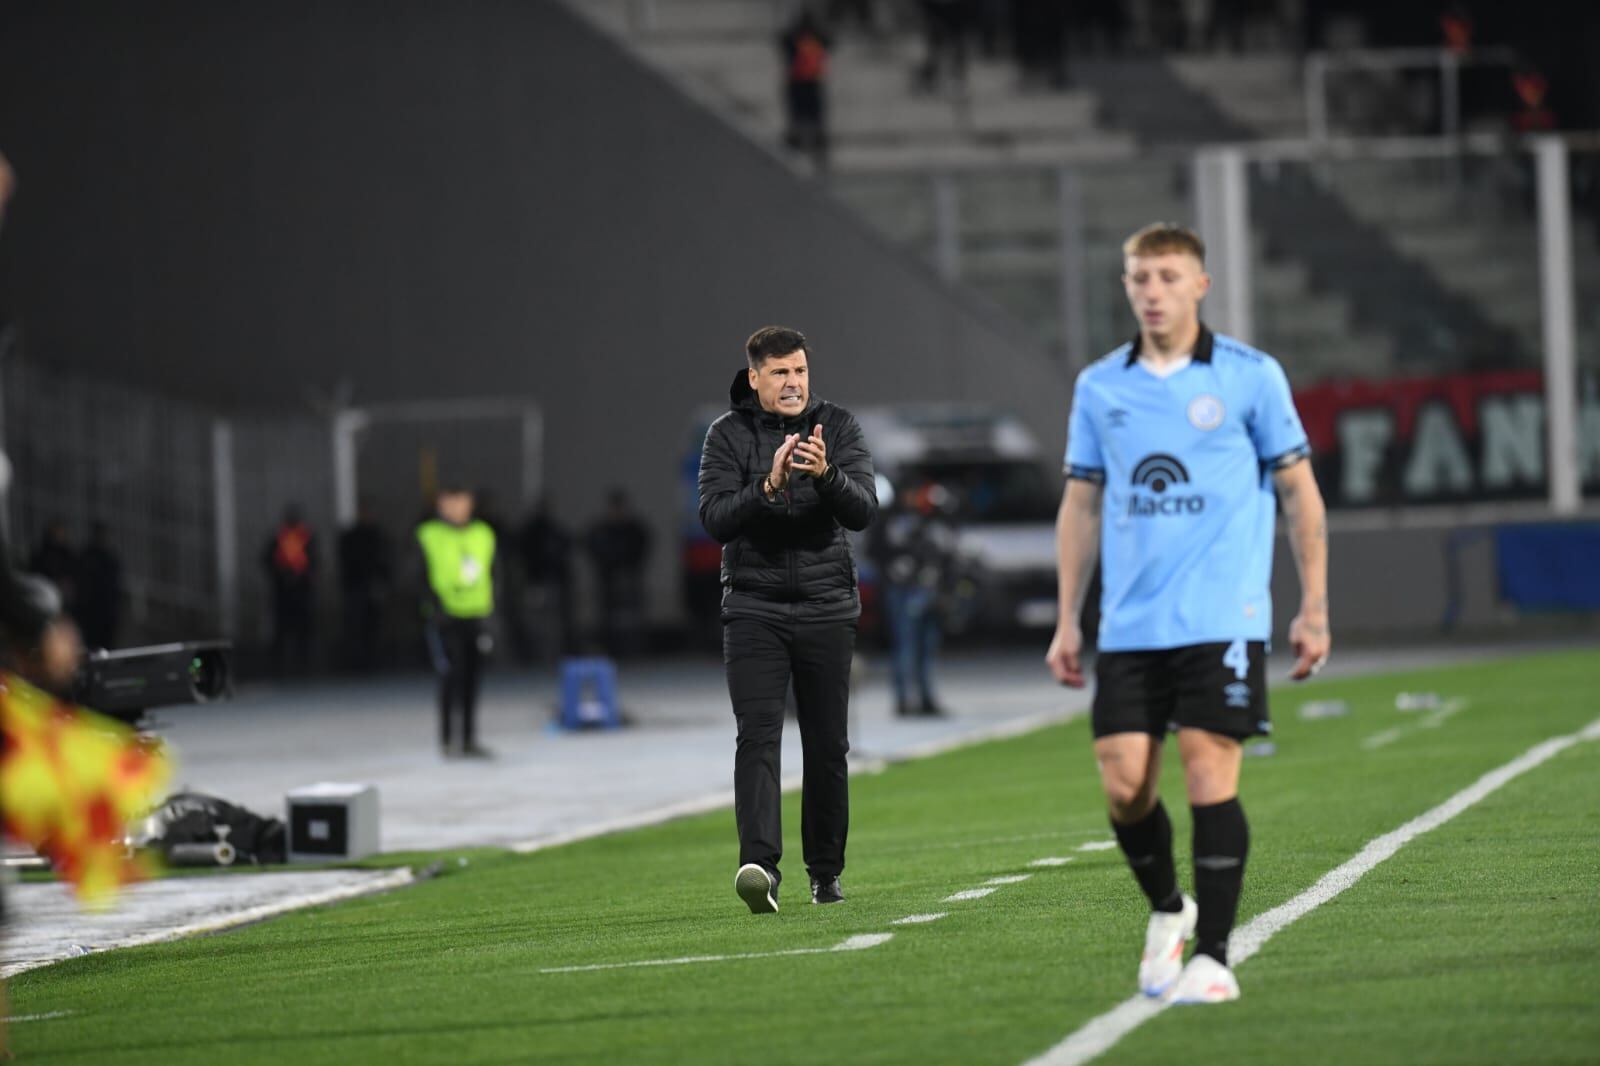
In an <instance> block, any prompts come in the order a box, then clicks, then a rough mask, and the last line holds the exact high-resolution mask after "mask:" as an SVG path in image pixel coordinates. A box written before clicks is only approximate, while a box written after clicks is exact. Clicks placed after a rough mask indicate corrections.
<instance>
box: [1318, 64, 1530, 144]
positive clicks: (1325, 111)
mask: <svg viewBox="0 0 1600 1066" xmlns="http://www.w3.org/2000/svg"><path fill="white" fill-rule="evenodd" d="M1516 62H1517V54H1516V52H1514V51H1512V50H1511V49H1509V48H1477V49H1474V50H1472V51H1471V52H1466V53H1461V52H1455V51H1452V50H1451V49H1448V48H1355V49H1348V50H1345V49H1341V50H1339V51H1337V52H1312V53H1311V54H1310V55H1308V56H1306V63H1305V94H1306V126H1307V135H1308V136H1309V138H1310V139H1311V141H1312V143H1314V144H1325V143H1327V142H1328V140H1329V139H1330V137H1331V136H1332V134H1331V130H1330V120H1329V92H1328V80H1329V76H1330V75H1332V74H1337V73H1340V72H1346V71H1359V72H1362V73H1368V74H1398V73H1402V72H1404V71H1416V70H1423V71H1433V72H1435V73H1436V74H1437V75H1438V86H1439V126H1440V128H1439V133H1440V134H1441V135H1443V136H1445V137H1454V136H1456V135H1457V134H1459V133H1460V132H1461V129H1462V125H1461V73H1462V71H1463V69H1465V68H1470V67H1510V66H1513V65H1514V64H1515V63H1516Z"/></svg>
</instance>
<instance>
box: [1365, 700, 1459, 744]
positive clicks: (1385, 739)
mask: <svg viewBox="0 0 1600 1066" xmlns="http://www.w3.org/2000/svg"><path fill="white" fill-rule="evenodd" d="M1466 707H1467V701H1466V700H1462V699H1454V700H1446V701H1445V702H1444V706H1442V707H1440V708H1439V709H1438V710H1437V711H1434V712H1433V713H1432V714H1430V715H1428V716H1427V717H1426V718H1423V719H1420V720H1418V721H1417V722H1415V723H1413V724H1411V725H1402V726H1395V727H1394V728H1393V729H1385V730H1383V731H1382V732H1381V733H1374V734H1372V735H1371V736H1370V737H1368V738H1367V739H1365V740H1363V741H1362V742H1361V746H1362V748H1364V749H1366V750H1367V751H1373V750H1375V749H1377V748H1381V747H1385V746H1386V745H1389V744H1393V743H1394V742H1395V741H1397V740H1399V739H1400V738H1402V737H1404V736H1407V735H1409V734H1411V733H1412V732H1415V731H1416V730H1418V729H1438V728H1439V727H1440V726H1442V725H1444V724H1445V723H1446V722H1448V721H1449V720H1450V718H1451V717H1452V716H1453V715H1456V714H1458V713H1460V712H1461V711H1463V710H1465V709H1466Z"/></svg>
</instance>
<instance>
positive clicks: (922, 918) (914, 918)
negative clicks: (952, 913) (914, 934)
mask: <svg viewBox="0 0 1600 1066" xmlns="http://www.w3.org/2000/svg"><path fill="white" fill-rule="evenodd" d="M945 914H946V912H945V911H938V912H937V913H934V914H908V915H906V916H905V917H904V918H896V919H895V920H894V921H892V922H890V923H889V924H890V925H926V924H927V923H929V922H937V921H938V920H939V919H940V918H943V917H944V916H945Z"/></svg>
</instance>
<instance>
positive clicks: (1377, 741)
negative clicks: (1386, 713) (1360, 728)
mask: <svg viewBox="0 0 1600 1066" xmlns="http://www.w3.org/2000/svg"><path fill="white" fill-rule="evenodd" d="M1405 735H1406V731H1405V730H1404V729H1401V728H1400V727H1399V726H1396V727H1395V728H1393V729H1385V730H1384V731H1383V732H1381V733H1374V734H1372V735H1371V736H1370V737H1368V738H1367V739H1365V740H1363V741H1362V742H1361V746H1362V747H1363V748H1365V749H1366V750H1367V751H1374V750H1376V749H1378V748H1381V747H1383V746H1385V745H1387V744H1393V743H1394V742H1395V741H1397V740H1399V739H1400V738H1401V737H1403V736H1405Z"/></svg>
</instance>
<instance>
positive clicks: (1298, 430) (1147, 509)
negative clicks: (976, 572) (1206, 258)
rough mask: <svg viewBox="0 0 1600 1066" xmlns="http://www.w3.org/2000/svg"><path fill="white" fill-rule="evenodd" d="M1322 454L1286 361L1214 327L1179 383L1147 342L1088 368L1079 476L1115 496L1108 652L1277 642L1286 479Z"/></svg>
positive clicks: (1073, 452) (1074, 466)
mask: <svg viewBox="0 0 1600 1066" xmlns="http://www.w3.org/2000/svg"><path fill="white" fill-rule="evenodd" d="M1310 451H1311V449H1310V445H1309V444H1308V443H1307V440H1306V432H1305V429H1304V428H1303V427H1302V426H1301V425H1300V416H1299V414H1298V413H1296V411H1295V409H1294V399H1293V398H1292V397H1291V396H1290V394H1289V381H1288V379H1287V378H1286V377H1285V376H1284V373H1283V368H1282V367H1281V366H1279V365H1278V362H1277V360H1275V359H1273V358H1272V357H1271V356H1269V355H1267V354H1265V353H1264V352H1258V351H1256V350H1255V349H1254V348H1251V347H1249V346H1248V345H1245V344H1242V343H1240V342H1239V341H1236V340H1234V339H1233V338H1232V337H1226V336H1222V335H1220V334H1212V333H1211V332H1210V331H1209V330H1207V329H1206V328H1205V327H1204V326H1202V327H1201V329H1200V339H1199V341H1198V342H1197V343H1196V345H1195V350H1194V353H1193V361H1192V362H1190V364H1189V365H1188V366H1186V367H1184V368H1183V369H1181V370H1179V371H1177V372H1176V373H1174V374H1172V375H1171V376H1170V377H1166V378H1162V377H1158V376H1156V375H1155V374H1153V373H1151V372H1150V371H1149V370H1148V369H1146V368H1145V367H1144V366H1142V365H1140V363H1139V351H1138V341H1137V340H1135V341H1134V342H1133V343H1131V344H1125V345H1123V346H1122V347H1120V348H1118V349H1117V350H1115V351H1113V352H1112V353H1111V354H1109V355H1107V356H1106V357H1105V358H1103V359H1101V360H1100V361H1099V362H1097V363H1095V364H1093V365H1092V366H1089V367H1087V368H1085V369H1084V370H1083V372H1082V373H1080V374H1079V375H1078V382H1077V386H1076V388H1075V389H1074V391H1073V398H1072V417H1071V420H1070V422H1069V424H1068V430H1067V455H1066V472H1067V476H1068V477H1072V478H1079V479H1082V480H1085V481H1091V482H1094V483H1096V484H1100V485H1103V486H1104V487H1105V495H1104V503H1103V516H1102V523H1101V536H1100V545H1101V547H1100V553H1101V560H1102V561H1101V583H1102V593H1101V599H1100V640H1099V645H1100V648H1101V650H1103V651H1138V650H1154V649H1159V648H1176V647H1182V646H1184V645H1186V644H1205V643H1211V642H1213V641H1234V640H1263V641H1264V640H1267V639H1268V638H1269V637H1270V636H1271V633H1272V598H1271V592H1270V582H1271V577H1272V543H1273V533H1274V529H1273V526H1274V522H1275V505H1274V495H1273V487H1272V471H1273V470H1276V469H1282V468H1283V467H1285V466H1289V465H1290V464H1292V463H1294V462H1296V461H1298V460H1300V459H1302V458H1304V457H1305V456H1307V455H1308V454H1310Z"/></svg>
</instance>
